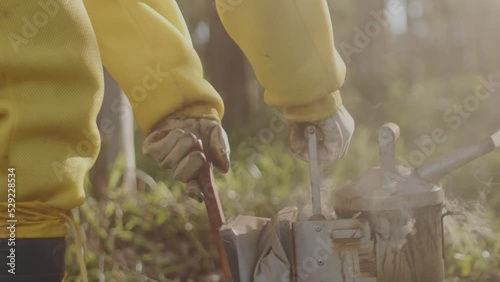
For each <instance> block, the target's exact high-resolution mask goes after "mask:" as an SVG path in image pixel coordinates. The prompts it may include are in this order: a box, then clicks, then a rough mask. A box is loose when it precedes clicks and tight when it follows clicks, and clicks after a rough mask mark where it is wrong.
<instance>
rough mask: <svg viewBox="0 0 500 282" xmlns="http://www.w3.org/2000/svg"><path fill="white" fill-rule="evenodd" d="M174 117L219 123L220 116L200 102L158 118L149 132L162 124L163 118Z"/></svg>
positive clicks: (213, 109)
mask: <svg viewBox="0 0 500 282" xmlns="http://www.w3.org/2000/svg"><path fill="white" fill-rule="evenodd" d="M174 118H175V119H186V118H204V119H211V120H215V121H216V122H218V123H219V124H220V123H221V118H222V117H220V116H219V112H218V111H217V110H216V109H215V108H213V107H210V106H207V105H201V104H198V105H191V106H188V107H186V108H184V109H182V110H180V111H177V112H174V113H172V114H170V115H168V116H165V117H163V118H162V119H160V120H159V121H158V122H157V123H156V124H155V126H154V127H153V128H152V130H151V132H153V131H154V130H155V129H157V127H158V126H159V125H160V124H162V123H163V122H164V121H165V120H167V119H174Z"/></svg>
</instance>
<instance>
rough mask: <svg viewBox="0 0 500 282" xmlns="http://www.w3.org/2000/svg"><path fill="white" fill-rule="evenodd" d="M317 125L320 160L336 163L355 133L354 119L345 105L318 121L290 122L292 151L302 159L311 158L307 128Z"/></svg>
mask: <svg viewBox="0 0 500 282" xmlns="http://www.w3.org/2000/svg"><path fill="white" fill-rule="evenodd" d="M309 125H315V126H316V128H317V130H316V132H317V140H318V141H317V142H318V160H319V162H321V163H334V162H336V161H338V160H340V159H341V158H342V157H343V156H344V155H345V153H346V152H347V149H348V148H349V143H350V142H351V137H352V135H353V133H354V128H355V124H354V119H353V118H352V116H351V115H350V114H349V112H348V111H347V110H346V108H345V107H344V106H342V107H340V109H339V111H338V112H337V113H336V114H335V115H332V116H330V117H328V118H326V119H324V120H322V121H318V122H309V123H307V122H304V123H300V122H290V123H289V127H290V136H289V143H290V149H291V150H292V152H293V153H294V154H295V155H296V156H297V157H298V158H300V159H303V160H306V161H308V160H309V147H308V146H309V144H308V141H307V135H306V128H307V126H309Z"/></svg>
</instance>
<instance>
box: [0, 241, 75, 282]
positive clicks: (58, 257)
mask: <svg viewBox="0 0 500 282" xmlns="http://www.w3.org/2000/svg"><path fill="white" fill-rule="evenodd" d="M13 251H14V252H13ZM65 251H66V243H65V239H64V238H47V239H16V240H15V246H14V245H13V241H9V240H6V239H0V282H7V281H8V282H61V281H62V279H63V278H64V253H65ZM12 267H15V269H14V271H13V272H15V274H12V273H9V270H11V272H12Z"/></svg>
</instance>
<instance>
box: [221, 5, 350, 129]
mask: <svg viewBox="0 0 500 282" xmlns="http://www.w3.org/2000/svg"><path fill="white" fill-rule="evenodd" d="M216 5H217V11H218V13H219V16H220V18H221V20H222V23H223V25H224V27H225V28H226V30H227V32H228V33H229V35H230V36H231V37H232V38H233V40H234V41H235V42H236V43H237V44H238V45H239V46H240V48H241V49H242V50H243V52H244V53H245V55H246V56H247V57H248V59H249V60H250V63H251V64H252V66H253V68H254V70H255V73H256V75H257V78H258V80H259V82H260V83H261V84H262V86H264V88H265V89H266V92H265V94H264V98H265V101H266V102H267V103H268V104H269V105H272V106H278V107H283V108H284V114H285V117H286V118H287V119H288V120H292V121H318V120H321V119H324V118H326V117H328V116H330V115H332V114H334V113H336V112H337V111H338V109H339V107H340V106H341V103H342V102H341V98H340V94H339V88H340V87H341V86H342V84H343V82H344V79H345V73H346V69H345V64H344V62H343V61H342V59H341V58H340V56H339V54H338V52H337V51H336V50H335V46H334V41H333V30H332V23H331V20H330V13H329V10H328V6H327V3H326V1H325V0H251V1H244V0H217V1H216Z"/></svg>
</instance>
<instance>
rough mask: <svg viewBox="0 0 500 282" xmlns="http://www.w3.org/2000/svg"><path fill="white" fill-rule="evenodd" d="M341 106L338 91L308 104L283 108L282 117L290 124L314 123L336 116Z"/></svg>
mask: <svg viewBox="0 0 500 282" xmlns="http://www.w3.org/2000/svg"><path fill="white" fill-rule="evenodd" d="M341 106H342V98H341V97H340V91H338V90H337V91H335V92H333V93H331V94H329V95H327V96H326V97H324V98H321V99H319V100H317V101H315V102H312V103H310V104H306V105H301V106H293V107H284V108H283V115H284V117H285V118H286V119H287V120H288V121H292V122H316V121H320V120H324V119H326V118H328V117H330V116H332V115H334V114H336V113H337V112H338V111H339V109H340V107H341Z"/></svg>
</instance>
